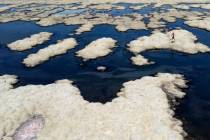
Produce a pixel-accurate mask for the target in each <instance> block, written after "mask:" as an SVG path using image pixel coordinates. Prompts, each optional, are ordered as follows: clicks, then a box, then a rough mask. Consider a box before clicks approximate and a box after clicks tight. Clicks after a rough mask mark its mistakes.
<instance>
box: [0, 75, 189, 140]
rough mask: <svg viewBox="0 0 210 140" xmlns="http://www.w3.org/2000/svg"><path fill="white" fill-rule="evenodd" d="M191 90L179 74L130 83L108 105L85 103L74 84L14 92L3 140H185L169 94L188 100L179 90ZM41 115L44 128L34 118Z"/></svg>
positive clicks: (4, 97) (0, 116) (5, 110)
mask: <svg viewBox="0 0 210 140" xmlns="http://www.w3.org/2000/svg"><path fill="white" fill-rule="evenodd" d="M14 80H15V78H14ZM6 86H11V83H8V85H6ZM185 87H186V84H185V80H184V79H183V76H181V75H179V74H167V73H165V74H163V73H159V74H158V75H156V76H154V77H153V76H145V77H143V78H141V79H139V80H135V81H129V82H127V83H124V84H123V88H122V89H121V91H120V92H119V93H118V94H117V95H118V97H117V98H115V99H114V100H113V101H112V102H108V103H106V104H101V103H89V102H87V101H85V100H84V99H83V98H82V96H81V95H80V92H79V90H78V89H77V88H76V87H74V86H73V85H72V84H71V81H68V80H61V81H58V82H56V83H53V84H49V85H28V86H23V87H19V88H16V89H10V90H7V91H4V92H3V93H2V94H0V106H1V108H0V121H1V125H0V139H2V140H6V139H7V140H12V139H13V138H17V137H15V136H18V135H17V134H24V135H23V136H24V137H26V138H30V137H32V136H34V137H37V139H38V140H58V139H60V140H78V139H83V140H99V139H114V140H118V139H121V140H130V139H135V140H140V139H144V140H183V139H184V136H183V134H184V131H183V129H182V127H181V126H182V123H181V122H180V121H179V120H177V119H175V118H174V117H173V115H174V112H173V110H171V109H170V105H169V100H168V98H167V96H171V97H174V98H175V97H178V98H182V97H183V96H184V95H185V93H184V92H182V91H180V89H179V88H185ZM8 101H9V102H8ZM37 115H39V116H41V117H42V118H41V121H42V120H44V124H43V123H41V121H40V119H39V120H33V119H34V117H35V116H37ZM31 118H33V119H31ZM26 122H30V124H33V125H35V126H31V125H30V124H29V125H26V124H27V123H26ZM33 128H34V129H35V131H33V130H34V129H33ZM40 129H41V130H40ZM22 130H25V131H27V133H24V131H22ZM31 131H33V132H31ZM19 136H21V135H19ZM15 140H22V139H15Z"/></svg>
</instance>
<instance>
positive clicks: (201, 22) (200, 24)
mask: <svg viewBox="0 0 210 140" xmlns="http://www.w3.org/2000/svg"><path fill="white" fill-rule="evenodd" d="M209 23H210V18H204V19H195V20H188V21H185V24H187V25H189V26H191V27H197V28H201V29H206V30H208V31H210V24H209Z"/></svg>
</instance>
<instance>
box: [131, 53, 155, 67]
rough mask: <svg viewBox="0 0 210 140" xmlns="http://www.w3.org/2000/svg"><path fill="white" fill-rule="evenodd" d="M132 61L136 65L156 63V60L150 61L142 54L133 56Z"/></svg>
mask: <svg viewBox="0 0 210 140" xmlns="http://www.w3.org/2000/svg"><path fill="white" fill-rule="evenodd" d="M131 61H132V63H133V64H134V65H138V66H143V65H150V64H154V62H150V61H149V60H148V59H147V58H145V57H144V56H142V55H140V54H139V55H136V56H133V57H131Z"/></svg>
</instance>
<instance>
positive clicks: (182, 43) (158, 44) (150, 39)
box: [128, 29, 210, 54]
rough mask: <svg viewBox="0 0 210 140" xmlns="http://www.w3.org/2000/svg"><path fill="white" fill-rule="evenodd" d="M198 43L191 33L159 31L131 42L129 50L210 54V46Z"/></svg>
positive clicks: (184, 31)
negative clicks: (160, 50)
mask: <svg viewBox="0 0 210 140" xmlns="http://www.w3.org/2000/svg"><path fill="white" fill-rule="evenodd" d="M173 36H174V38H173ZM196 41H197V38H196V36H195V35H193V34H192V33H191V32H189V31H186V30H181V29H180V30H178V29H177V30H173V31H170V32H168V33H162V32H159V31H157V32H154V33H153V34H152V35H150V36H143V37H139V38H137V39H136V40H134V41H131V42H130V43H129V44H128V46H129V50H130V51H131V52H133V53H140V52H143V51H146V50H152V49H170V50H174V51H179V52H183V53H189V54H195V53H199V52H202V53H203V52H210V48H209V47H208V46H206V45H204V44H201V43H196Z"/></svg>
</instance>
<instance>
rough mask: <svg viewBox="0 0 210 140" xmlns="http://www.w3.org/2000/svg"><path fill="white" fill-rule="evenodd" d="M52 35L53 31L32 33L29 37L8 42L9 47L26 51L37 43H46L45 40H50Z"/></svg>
mask: <svg viewBox="0 0 210 140" xmlns="http://www.w3.org/2000/svg"><path fill="white" fill-rule="evenodd" d="M51 36H52V33H48V32H41V33H38V34H34V35H31V36H30V37H28V38H24V39H22V40H18V41H15V42H12V43H10V44H8V47H9V48H10V49H11V50H15V51H25V50H28V49H31V48H32V47H34V46H36V45H39V44H42V43H44V42H45V41H47V40H49V39H50V37H51Z"/></svg>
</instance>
